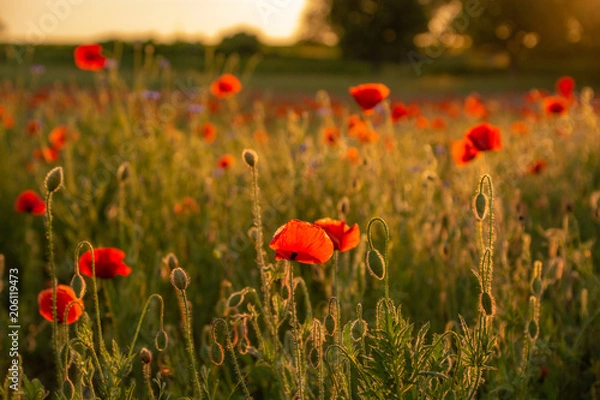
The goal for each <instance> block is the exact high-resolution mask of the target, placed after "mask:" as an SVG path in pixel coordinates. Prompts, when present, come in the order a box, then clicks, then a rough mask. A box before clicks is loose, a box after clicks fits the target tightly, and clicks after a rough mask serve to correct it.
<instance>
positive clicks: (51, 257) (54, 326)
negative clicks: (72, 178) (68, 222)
mask: <svg viewBox="0 0 600 400" xmlns="http://www.w3.org/2000/svg"><path fill="white" fill-rule="evenodd" d="M52 193H53V192H52V191H48V194H47V195H46V218H47V224H46V234H47V236H48V256H49V262H50V278H51V279H52V343H53V345H52V347H53V348H54V362H55V364H56V379H57V381H58V387H60V386H61V385H62V382H63V377H62V373H63V368H62V366H61V360H60V349H59V343H58V319H57V293H58V280H57V279H56V266H55V264H54V242H53V236H52Z"/></svg>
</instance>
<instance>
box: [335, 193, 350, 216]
mask: <svg viewBox="0 0 600 400" xmlns="http://www.w3.org/2000/svg"><path fill="white" fill-rule="evenodd" d="M337 209H338V212H339V213H340V214H342V215H348V213H349V212H350V200H348V197H346V196H344V197H342V198H341V199H340V201H339V202H338V204H337Z"/></svg>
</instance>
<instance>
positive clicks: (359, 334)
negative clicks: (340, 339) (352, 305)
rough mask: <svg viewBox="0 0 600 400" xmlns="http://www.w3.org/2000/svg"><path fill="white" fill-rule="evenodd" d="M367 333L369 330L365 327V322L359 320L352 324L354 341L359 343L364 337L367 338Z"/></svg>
mask: <svg viewBox="0 0 600 400" xmlns="http://www.w3.org/2000/svg"><path fill="white" fill-rule="evenodd" d="M366 331H367V330H366V327H365V322H364V321H362V320H360V319H357V320H356V321H354V323H352V329H351V333H352V340H354V341H355V342H358V341H359V340H360V339H362V338H363V336H365V333H366Z"/></svg>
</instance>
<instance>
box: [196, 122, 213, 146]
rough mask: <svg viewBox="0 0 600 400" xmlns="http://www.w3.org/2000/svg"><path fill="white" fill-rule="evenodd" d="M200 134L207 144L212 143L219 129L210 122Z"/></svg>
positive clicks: (203, 126)
mask: <svg viewBox="0 0 600 400" xmlns="http://www.w3.org/2000/svg"><path fill="white" fill-rule="evenodd" d="M200 132H201V133H202V137H203V138H204V140H205V141H206V142H207V143H212V142H213V141H214V140H215V136H217V128H216V127H215V125H214V124H213V123H212V122H208V121H207V122H205V123H204V124H203V125H202V128H201V129H200Z"/></svg>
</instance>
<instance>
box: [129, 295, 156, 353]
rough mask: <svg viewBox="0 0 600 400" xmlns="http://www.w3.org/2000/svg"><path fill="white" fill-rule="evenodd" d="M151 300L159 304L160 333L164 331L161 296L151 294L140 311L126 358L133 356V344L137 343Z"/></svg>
mask: <svg viewBox="0 0 600 400" xmlns="http://www.w3.org/2000/svg"><path fill="white" fill-rule="evenodd" d="M152 299H157V300H158V301H159V302H160V331H162V330H164V329H163V328H164V326H163V321H164V315H165V302H164V301H163V298H162V296H161V295H159V294H156V293H153V294H151V295H150V297H148V299H147V300H146V304H144V308H143V310H142V314H141V315H140V319H139V321H138V324H137V328H136V329H135V334H134V335H133V340H132V341H131V345H129V353H128V354H127V357H128V358H129V357H131V356H132V355H133V352H134V349H135V344H136V342H137V338H138V335H139V334H140V329H141V328H142V322H143V321H144V317H145V316H146V314H147V313H148V307H150V302H151V301H152Z"/></svg>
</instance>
